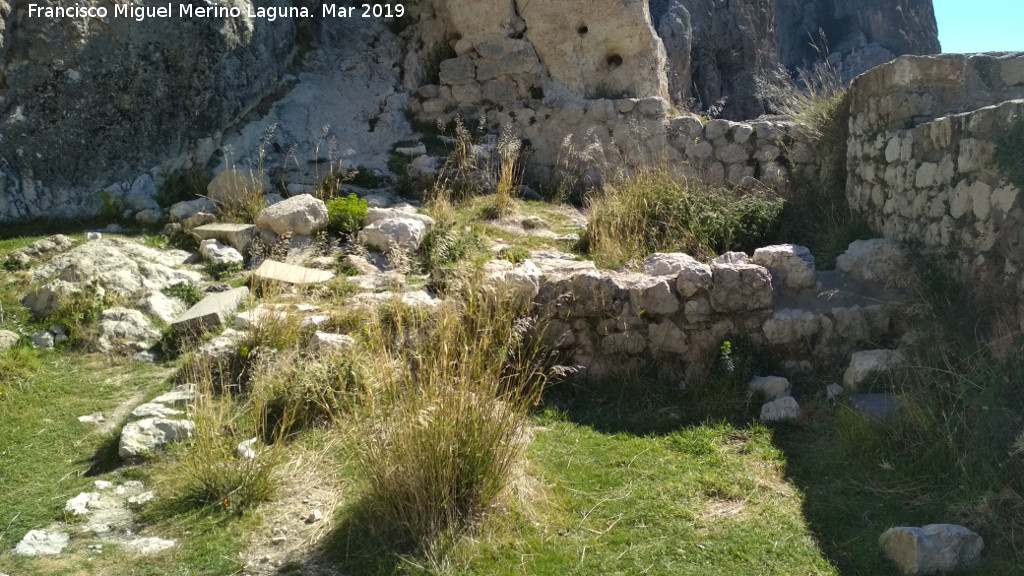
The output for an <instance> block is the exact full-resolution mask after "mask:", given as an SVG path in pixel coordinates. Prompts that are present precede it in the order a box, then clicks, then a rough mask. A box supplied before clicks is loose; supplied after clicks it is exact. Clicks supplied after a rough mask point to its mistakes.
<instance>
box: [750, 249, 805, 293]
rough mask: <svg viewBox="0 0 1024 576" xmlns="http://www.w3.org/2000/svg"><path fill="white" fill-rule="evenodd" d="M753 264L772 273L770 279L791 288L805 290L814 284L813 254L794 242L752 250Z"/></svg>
mask: <svg viewBox="0 0 1024 576" xmlns="http://www.w3.org/2000/svg"><path fill="white" fill-rule="evenodd" d="M752 261H753V263H754V264H757V265H759V266H764V267H765V268H767V269H768V271H769V272H771V273H772V281H773V282H775V283H778V284H781V285H784V286H786V287H787V288H790V289H793V290H806V289H807V288H813V287H814V286H815V284H816V281H815V279H814V256H813V255H812V254H811V251H810V250H809V249H807V248H805V247H803V246H797V245H796V244H780V245H777V246H765V247H764V248H758V249H757V250H755V251H754V257H753V258H752Z"/></svg>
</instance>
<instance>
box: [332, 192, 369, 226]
mask: <svg viewBox="0 0 1024 576" xmlns="http://www.w3.org/2000/svg"><path fill="white" fill-rule="evenodd" d="M367 211H368V209H367V207H366V200H360V199H359V197H358V196H356V195H355V194H349V195H348V198H335V199H334V200H330V201H328V202H327V214H328V216H329V218H330V222H329V223H328V225H327V227H328V230H330V231H331V232H333V233H335V234H338V235H349V234H354V233H355V232H358V231H359V229H360V228H362V226H363V219H364V218H366V213H367Z"/></svg>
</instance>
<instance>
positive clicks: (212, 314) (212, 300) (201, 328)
mask: <svg viewBox="0 0 1024 576" xmlns="http://www.w3.org/2000/svg"><path fill="white" fill-rule="evenodd" d="M248 297H249V289H248V288H246V287H244V286H243V287H241V288H235V289H232V290H228V291H227V292H217V293H215V294H210V295H209V296H207V297H206V298H203V299H202V300H200V301H199V303H197V304H196V305H195V306H193V307H191V308H189V309H188V310H186V311H185V313H184V314H182V315H181V316H179V317H178V318H177V319H176V320H175V321H174V322H172V323H171V329H172V330H174V331H175V333H177V334H192V335H200V334H203V333H205V332H208V331H210V330H213V329H214V328H216V327H218V326H221V325H222V324H224V322H225V320H227V317H228V316H230V315H231V314H233V313H234V312H235V310H237V309H238V305H239V304H240V303H241V302H243V301H244V300H245V299H247V298H248Z"/></svg>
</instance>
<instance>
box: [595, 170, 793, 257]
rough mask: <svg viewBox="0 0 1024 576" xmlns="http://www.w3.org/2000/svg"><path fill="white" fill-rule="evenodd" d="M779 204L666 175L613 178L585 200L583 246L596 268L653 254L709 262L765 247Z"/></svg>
mask: <svg viewBox="0 0 1024 576" xmlns="http://www.w3.org/2000/svg"><path fill="white" fill-rule="evenodd" d="M782 206H783V201H782V199H780V198H778V197H776V196H775V195H774V194H773V193H771V192H767V191H749V190H748V191H743V190H731V189H727V188H721V187H713V186H710V185H707V184H704V183H701V182H699V181H689V182H678V181H676V180H674V179H672V177H671V176H670V175H669V174H667V173H666V172H663V171H662V172H653V171H644V172H640V173H638V174H636V175H633V176H626V177H621V178H618V179H616V180H615V181H613V182H610V183H608V184H606V185H605V188H604V191H603V192H602V193H601V194H599V195H597V196H595V197H592V198H591V201H590V220H589V222H588V223H587V232H586V236H585V239H584V242H583V244H584V246H585V247H586V248H587V249H588V250H589V252H590V254H591V255H592V256H593V257H594V260H595V261H596V262H598V264H600V265H602V266H607V267H618V266H620V265H622V264H623V263H625V262H626V261H628V260H630V259H632V258H643V257H646V256H647V255H649V254H651V253H653V252H679V251H681V252H687V253H689V254H692V255H693V256H695V257H697V258H704V259H708V258H712V257H714V256H715V255H717V254H720V253H722V252H725V251H728V250H744V251H751V250H753V249H755V248H757V247H759V246H762V245H764V244H765V241H766V238H767V237H769V236H770V235H771V233H772V232H773V230H774V228H775V226H776V224H777V219H778V217H779V214H780V212H781V211H782Z"/></svg>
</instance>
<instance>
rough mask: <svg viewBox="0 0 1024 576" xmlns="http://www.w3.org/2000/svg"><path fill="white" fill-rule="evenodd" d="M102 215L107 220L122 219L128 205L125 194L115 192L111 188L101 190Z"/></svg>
mask: <svg viewBox="0 0 1024 576" xmlns="http://www.w3.org/2000/svg"><path fill="white" fill-rule="evenodd" d="M100 203H101V204H100V216H101V217H102V218H103V219H104V220H107V221H110V220H120V219H121V216H122V215H123V214H124V211H125V209H126V208H127V207H128V205H127V204H126V203H125V200H124V196H121V195H119V194H114V193H112V192H110V191H109V190H104V191H102V192H100Z"/></svg>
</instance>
